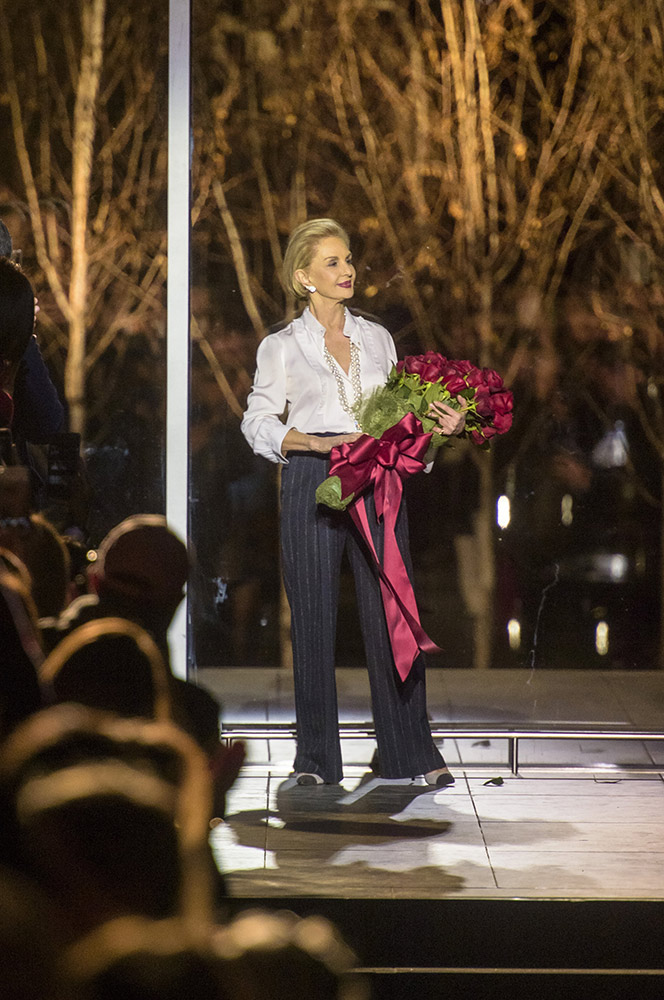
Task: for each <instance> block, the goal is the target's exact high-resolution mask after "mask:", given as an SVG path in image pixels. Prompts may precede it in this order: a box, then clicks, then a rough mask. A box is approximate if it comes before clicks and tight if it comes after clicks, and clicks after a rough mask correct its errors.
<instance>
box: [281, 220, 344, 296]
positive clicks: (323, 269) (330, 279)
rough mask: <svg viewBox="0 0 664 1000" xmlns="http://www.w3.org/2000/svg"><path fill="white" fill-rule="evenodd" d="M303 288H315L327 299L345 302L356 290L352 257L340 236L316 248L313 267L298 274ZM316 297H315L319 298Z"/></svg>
mask: <svg viewBox="0 0 664 1000" xmlns="http://www.w3.org/2000/svg"><path fill="white" fill-rule="evenodd" d="M295 277H296V278H297V279H298V280H299V281H301V282H302V284H303V285H315V286H316V293H317V294H318V295H321V296H322V297H323V298H325V299H334V300H335V301H337V302H338V301H342V302H343V301H344V300H345V299H350V298H352V296H353V292H354V290H355V268H354V267H353V255H352V253H351V252H350V250H349V249H348V247H347V246H346V244H345V243H344V241H343V240H340V239H339V237H338V236H326V237H325V239H322V240H321V241H320V243H319V244H318V245H317V247H316V250H315V252H314V256H313V258H312V260H311V263H310V264H309V266H308V267H307V268H304V269H303V270H301V271H297V272H296V273H295ZM316 293H314V294H316Z"/></svg>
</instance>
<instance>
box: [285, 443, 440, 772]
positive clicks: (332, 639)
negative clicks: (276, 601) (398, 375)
mask: <svg viewBox="0 0 664 1000" xmlns="http://www.w3.org/2000/svg"><path fill="white" fill-rule="evenodd" d="M328 467H329V456H327V455H320V454H317V453H314V452H295V453H293V452H291V454H290V455H289V464H288V465H286V466H284V467H283V468H282V480H281V553H282V570H283V574H284V584H285V587H286V593H287V595H288V600H289V603H290V607H291V636H292V641H293V669H294V687H295V714H296V722H297V754H296V757H295V763H294V765H293V767H294V770H295V771H307V772H313V773H316V774H319V775H320V776H321V777H322V778H323V780H324V781H326V782H338V781H340V780H341V778H342V776H343V775H342V760H341V747H340V743H339V715H338V706H337V690H336V679H335V672H334V667H335V645H336V629H337V605H338V593H339V579H340V567H341V559H342V555H343V552H344V549H347V551H348V556H349V559H350V564H351V567H352V570H353V576H354V579H355V590H356V594H357V601H358V611H359V618H360V627H361V629H362V637H363V640H364V649H365V655H366V662H367V667H368V671H369V683H370V689H371V703H372V710H373V719H374V727H375V730H376V742H377V746H378V757H379V763H380V774H381V776H382V777H385V778H405V777H414V776H415V775H418V774H425V773H426V772H427V771H432V770H434V769H435V768H438V767H442V766H443V764H444V761H443V758H442V756H441V754H440V751H439V750H438V748H437V747H436V745H435V744H434V742H433V739H432V737H431V730H430V728H429V722H428V718H427V710H426V690H425V679H424V657H423V656H422V655H420V656H419V657H418V659H417V660H416V661H415V663H414V665H413V668H412V670H411V672H410V674H409V676H408V678H407V679H406V681H405V682H403V681H401V679H400V677H399V675H398V674H397V671H396V668H395V666H394V659H393V657H392V650H391V647H390V641H389V634H388V631H387V624H386V621H385V613H384V610H383V602H382V597H381V592H380V585H379V582H378V574H377V572H376V569H375V567H374V566H373V565H372V562H371V560H370V558H369V556H368V554H367V551H366V546H365V543H364V542H363V540H362V539H361V537H360V536H359V534H358V533H357V530H356V528H355V525H354V524H353V522H352V520H351V518H350V516H349V515H348V514H347V513H341V512H338V511H332V510H329V509H328V508H326V507H322V506H318V505H317V504H316V499H315V492H316V487H317V486H318V485H319V484H320V483H321V482H323V480H324V479H325V478H326V477H327V475H328ZM367 512H368V516H369V523H370V525H371V530H372V534H373V537H374V544H375V546H376V551H377V552H378V555H379V557H381V558H382V550H383V538H382V534H383V529H382V524H381V525H378V524H377V522H376V514H375V507H374V504H373V494H370V495H367ZM396 537H397V541H398V544H399V548H400V550H401V552H402V555H403V557H404V561H405V563H406V566H407V568H408V572H409V575H410V576H411V578H412V567H411V562H410V554H409V551H408V524H407V516H406V511H405V505H403V504H402V509H401V511H400V513H399V518H398V520H397V528H396Z"/></svg>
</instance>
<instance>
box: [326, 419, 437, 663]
mask: <svg viewBox="0 0 664 1000" xmlns="http://www.w3.org/2000/svg"><path fill="white" fill-rule="evenodd" d="M430 441H431V434H425V433H424V432H423V430H422V424H421V423H420V421H419V420H418V419H417V417H416V416H415V414H414V413H407V414H406V416H405V417H402V418H401V420H400V421H399V422H398V423H397V424H395V425H394V426H393V427H390V428H389V429H388V430H387V431H385V433H384V434H383V435H382V437H381V438H380V440H376V438H373V437H371V436H370V435H368V434H363V435H362V437H360V438H358V439H357V441H354V442H351V443H348V442H347V443H346V444H342V445H340V446H339V447H337V448H333V449H332V451H331V453H330V476H338V477H339V479H340V480H341V487H342V490H341V493H342V496H349V495H350V494H351V493H352V494H354V495H355V499H354V500H353V501H352V503H351V504H350V506H349V508H348V512H349V514H350V515H351V517H352V518H353V521H354V522H355V524H356V526H357V528H358V530H359V532H360V534H361V535H362V537H363V538H364V541H365V542H366V544H367V546H368V548H369V552H370V553H371V555H372V556H373V559H374V562H375V563H376V566H377V569H378V574H379V580H380V588H381V592H382V597H383V607H384V609H385V617H386V620H387V628H388V632H389V636H390V645H391V647H392V654H393V656H394V662H395V665H396V668H397V672H398V674H399V676H400V677H401V679H402V680H405V679H406V677H407V676H408V674H409V673H410V670H411V668H412V666H413V663H414V662H415V660H416V659H417V657H418V656H419V654H420V652H428V653H435V652H439V649H438V646H436V644H435V643H434V642H432V641H431V639H430V638H429V637H428V635H427V634H426V632H425V631H424V629H423V628H422V625H421V624H420V618H419V614H418V611H417V604H416V601H415V594H414V592H413V586H412V583H411V581H410V579H409V576H408V572H407V570H406V566H405V564H404V561H403V557H402V555H401V552H400V551H399V546H398V544H397V540H396V536H395V528H396V522H397V516H398V514H399V508H400V506H401V497H402V494H403V480H404V479H407V478H408V476H412V475H414V474H415V473H416V472H420V471H421V470H422V469H423V468H424V465H425V463H424V461H423V459H424V455H425V453H426V451H427V448H428V447H429V443H430ZM372 485H373V490H374V499H375V504H376V516H377V518H378V519H379V520H380V519H381V518H382V519H383V537H384V551H383V561H382V563H381V561H380V559H379V558H378V554H377V552H376V548H375V545H374V542H373V538H372V535H371V529H370V527H369V519H368V516H367V509H366V505H365V501H364V497H363V496H362V494H363V493H364V492H365V491H366V490H367V489H368V488H369V487H370V486H372Z"/></svg>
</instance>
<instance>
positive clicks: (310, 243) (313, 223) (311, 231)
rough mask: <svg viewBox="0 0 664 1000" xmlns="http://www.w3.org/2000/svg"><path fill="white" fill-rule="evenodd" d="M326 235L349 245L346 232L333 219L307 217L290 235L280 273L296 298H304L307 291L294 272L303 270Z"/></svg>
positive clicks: (285, 284)
mask: <svg viewBox="0 0 664 1000" xmlns="http://www.w3.org/2000/svg"><path fill="white" fill-rule="evenodd" d="M327 236H337V237H338V238H339V239H340V240H342V242H344V243H345V244H346V246H347V247H349V246H350V240H349V239H348V233H347V232H346V230H345V229H343V228H342V226H340V225H339V223H338V222H335V221H334V219H308V220H307V221H306V222H302V223H301V224H300V225H299V226H298V227H297V228H296V229H294V230H293V232H292V233H291V235H290V239H289V240H288V245H287V247H286V253H285V254H284V266H283V271H282V275H283V283H284V288H285V289H286V291H287V292H293V294H294V295H295V297H296V298H298V299H306V298H307V296H308V294H309V293H308V292H307V290H306V289H305V287H304V285H302V284H301V283H300V282H299V281H298V280H297V278H296V277H295V272H296V271H299V270H300V269H302V270H304V269H305V268H307V267H308V266H309V264H311V261H312V260H313V257H314V254H315V252H316V247H317V246H318V244H319V243H320V241H321V240H324V239H325V238H326V237H327Z"/></svg>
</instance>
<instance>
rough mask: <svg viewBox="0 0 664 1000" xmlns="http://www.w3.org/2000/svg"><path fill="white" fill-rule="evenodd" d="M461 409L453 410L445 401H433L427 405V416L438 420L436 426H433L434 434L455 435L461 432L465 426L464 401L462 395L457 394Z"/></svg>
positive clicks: (465, 407)
mask: <svg viewBox="0 0 664 1000" xmlns="http://www.w3.org/2000/svg"><path fill="white" fill-rule="evenodd" d="M457 400H458V401H459V404H460V405H461V406H462V409H461V410H455V409H454V407H453V406H449V405H448V404H447V403H442V402H435V403H432V404H431V406H430V407H429V416H430V417H434V418H435V419H436V420H437V421H438V426H437V427H434V429H433V432H434V434H444V435H445V437H457V436H458V435H459V434H463V430H464V427H465V426H466V410H467V406H466V401H465V399H464V398H463V396H457Z"/></svg>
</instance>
